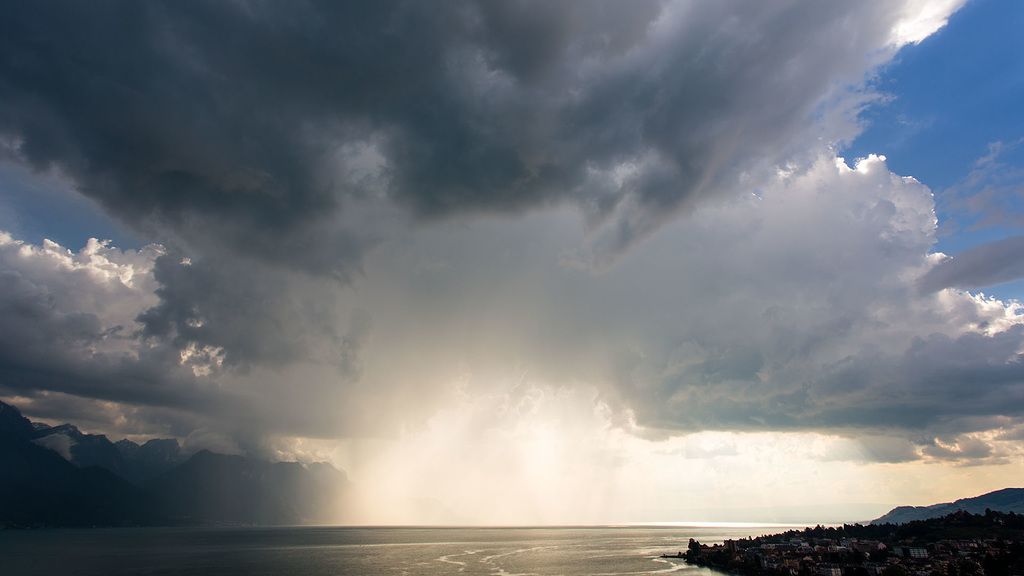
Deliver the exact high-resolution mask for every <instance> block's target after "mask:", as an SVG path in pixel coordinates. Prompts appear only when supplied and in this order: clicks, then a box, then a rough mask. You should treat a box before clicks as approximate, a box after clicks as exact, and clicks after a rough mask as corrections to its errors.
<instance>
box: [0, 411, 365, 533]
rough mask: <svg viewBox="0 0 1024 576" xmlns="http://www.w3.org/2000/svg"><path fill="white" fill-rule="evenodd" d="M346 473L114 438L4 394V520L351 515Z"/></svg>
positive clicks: (330, 518)
mask: <svg viewBox="0 0 1024 576" xmlns="http://www.w3.org/2000/svg"><path fill="white" fill-rule="evenodd" d="M351 489H352V483H351V482H350V481H349V479H348V477H347V475H346V474H345V473H344V472H342V471H340V470H338V469H336V468H334V467H333V466H331V465H330V464H327V463H313V464H301V463H298V462H267V461H264V460H260V459H256V458H251V457H246V456H237V455H226V454H215V453H212V452H209V451H205V450H204V451H200V452H197V453H196V454H193V455H191V456H189V457H187V456H186V454H185V453H184V452H183V451H182V449H181V447H180V446H179V444H178V441H177V440H175V439H156V440H150V441H148V442H146V443H145V444H142V445H139V444H136V443H134V442H131V441H129V440H120V441H118V442H111V441H110V440H108V439H107V438H106V436H102V435H95V434H83V433H82V432H81V431H80V430H79V429H78V428H76V427H75V426H73V425H71V424H63V425H60V426H47V425H45V424H40V423H33V422H31V421H30V420H29V419H27V418H25V417H24V416H22V415H21V413H20V411H19V410H18V409H17V408H15V407H14V406H11V405H8V404H5V403H3V402H0V527H32V526H136V525H195V524H261V525H282V524H311V523H312V524H315V523H325V522H337V521H339V520H340V519H343V512H344V499H345V497H346V495H347V494H348V493H349V492H350V491H351Z"/></svg>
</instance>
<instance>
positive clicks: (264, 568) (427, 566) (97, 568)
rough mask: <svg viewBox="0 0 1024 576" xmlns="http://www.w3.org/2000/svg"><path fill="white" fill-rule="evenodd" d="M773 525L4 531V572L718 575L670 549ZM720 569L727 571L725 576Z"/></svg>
mask: <svg viewBox="0 0 1024 576" xmlns="http://www.w3.org/2000/svg"><path fill="white" fill-rule="evenodd" d="M782 530H784V528H771V527H717V528H712V527H675V526H673V527H637V526H625V527H583V528H548V527H545V528H356V527H284V528H237V527H232V528H221V527H209V528H207V527H204V528H117V529H85V530H6V531H0V573H2V574H4V575H5V576H21V575H36V574H38V575H44V574H45V575H48V576H49V575H53V574H61V575H65V574H71V575H92V574H95V575H100V574H102V575H147V576H159V575H172V574H173V575H194V576H200V575H202V576H206V575H221V576H231V575H241V574H246V575H263V574H266V575H271V574H272V575H275V576H278V575H291V576H327V575H333V576H337V575H348V574H351V575H359V576H376V575H381V576H384V575H430V576H433V575H448V574H451V575H454V574H460V575H464V576H471V575H476V574H480V575H500V576H512V575H525V574H534V575H537V576H549V575H552V576H553V575H563V576H574V575H626V574H661V573H671V572H680V573H685V574H687V575H690V576H711V575H712V574H716V573H714V572H712V571H710V570H707V569H705V568H699V567H694V566H688V565H686V564H684V563H683V561H682V560H677V559H662V558H659V557H658V556H660V555H661V554H664V553H666V552H668V553H672V554H674V553H676V552H677V551H679V550H685V549H686V544H687V542H688V541H689V539H690V538H696V539H697V540H699V541H701V542H702V543H713V542H721V541H722V540H724V539H727V538H745V537H747V536H759V535H761V534H769V533H776V532H780V531H782ZM716 576H718V575H717V574H716Z"/></svg>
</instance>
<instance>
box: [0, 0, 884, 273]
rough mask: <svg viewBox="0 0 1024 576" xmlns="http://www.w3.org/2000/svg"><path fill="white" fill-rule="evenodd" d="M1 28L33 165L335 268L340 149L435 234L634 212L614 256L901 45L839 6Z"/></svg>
mask: <svg viewBox="0 0 1024 576" xmlns="http://www.w3.org/2000/svg"><path fill="white" fill-rule="evenodd" d="M0 10H2V12H0V95H2V96H0V133H2V134H3V135H4V137H5V138H7V139H8V140H9V141H11V142H14V143H15V144H14V146H15V148H16V149H17V154H18V155H19V156H20V157H21V158H22V160H23V161H25V162H27V163H29V164H31V165H32V166H34V167H36V168H39V169H44V168H47V167H51V166H55V167H59V168H60V169H62V170H63V171H65V172H66V173H67V174H69V175H70V176H71V177H72V178H73V179H74V180H75V181H76V183H77V185H78V187H79V189H80V190H81V192H82V193H84V194H86V195H88V196H90V197H92V198H95V199H97V200H98V201H99V202H100V203H101V204H102V205H103V206H104V207H105V208H106V210H108V211H109V212H110V213H112V214H114V215H116V216H117V217H119V218H121V219H122V220H125V221H127V222H129V223H131V224H132V225H133V226H135V227H136V228H137V229H139V230H143V231H146V232H148V233H150V234H156V233H157V232H155V231H156V230H160V229H167V230H169V231H170V232H171V233H173V234H175V235H176V236H178V238H179V240H180V241H183V242H185V244H187V245H190V246H191V247H192V248H193V249H201V248H202V247H203V246H205V245H209V244H211V243H213V244H216V245H220V246H224V247H227V248H228V249H229V250H231V251H234V252H236V253H251V254H258V255H260V257H262V258H265V259H268V260H270V261H274V262H277V263H280V264H284V265H288V266H293V267H298V268H302V269H305V270H309V271H313V272H317V273H323V272H332V273H341V274H347V273H349V270H350V269H351V268H353V267H355V266H358V263H359V261H360V258H361V254H362V252H363V250H364V249H365V242H366V241H367V239H366V238H365V237H363V235H361V234H359V233H351V232H346V231H341V230H339V229H338V228H337V222H336V220H335V218H334V216H336V215H337V214H339V213H343V212H344V211H345V210H346V208H347V206H348V203H349V202H351V201H354V200H356V199H358V198H361V197H363V196H365V195H366V194H367V193H368V192H367V190H366V189H365V187H361V186H359V185H358V183H357V182H354V181H352V180H351V179H348V178H346V176H345V171H344V170H339V169H338V166H337V165H336V163H335V162H334V160H336V157H335V154H336V153H337V152H338V151H339V150H341V149H343V148H345V147H346V146H353V145H355V146H368V145H369V146H371V147H372V148H373V150H374V151H375V153H376V154H378V155H379V158H380V163H379V164H378V165H374V166H370V167H369V168H368V170H369V171H370V172H372V173H374V174H376V176H379V177H380V181H381V185H380V187H381V190H377V191H376V192H377V193H379V194H387V195H389V196H390V197H391V198H395V199H397V200H399V201H400V202H401V203H402V204H404V205H406V206H409V207H411V208H412V209H413V210H414V211H415V213H417V214H419V215H421V216H424V217H441V216H445V215H448V214H451V213H454V212H461V211H509V210H512V211H518V210H521V209H524V208H528V207H531V206H538V205H545V204H549V203H551V202H557V201H560V200H565V199H571V200H573V201H575V202H578V203H580V204H581V205H583V206H585V207H587V209H588V210H589V211H590V212H591V213H592V217H593V218H597V219H600V218H601V217H605V216H607V215H608V214H609V213H610V211H612V210H613V209H614V208H615V207H616V206H619V207H620V208H621V209H622V210H620V211H621V212H623V213H622V214H620V215H619V216H618V217H617V224H616V226H615V227H614V230H615V231H614V232H613V233H612V237H610V239H609V240H607V241H606V242H605V244H606V245H607V247H606V249H607V250H609V251H612V252H615V251H619V250H621V249H623V247H625V246H628V245H630V244H632V243H633V242H634V241H635V239H636V238H638V237H643V236H644V235H645V234H647V233H649V231H650V229H651V228H653V227H655V226H657V225H658V224H659V223H660V222H661V221H662V220H663V219H664V214H665V213H666V212H669V213H670V212H672V211H675V210H677V209H678V208H680V207H681V206H684V205H685V203H686V202H687V201H688V200H691V199H694V198H697V197H702V196H705V195H708V194H714V193H717V192H718V191H719V190H720V189H721V188H723V187H731V186H733V185H734V184H735V180H736V174H738V173H740V172H749V171H750V170H755V169H757V168H758V167H760V166H764V165H771V164H773V163H775V162H778V161H783V160H785V159H786V158H787V157H789V156H791V155H793V154H796V153H798V152H799V151H800V150H802V146H803V144H806V142H808V141H811V140H813V139H815V138H818V137H819V136H821V135H822V133H821V130H822V129H823V128H822V126H820V125H818V126H817V127H815V128H812V127H811V126H812V123H811V122H810V120H811V117H812V116H814V115H815V114H818V113H821V112H822V110H821V108H820V105H821V104H822V100H823V98H825V97H826V96H828V95H829V94H830V93H831V91H833V90H834V88H835V86H837V85H842V84H843V83H856V82H859V81H860V80H861V77H862V75H863V74H864V72H865V71H866V70H865V69H866V66H868V65H869V64H870V62H869V61H868V60H867V59H868V57H869V56H870V55H872V54H874V53H876V51H877V49H878V47H879V46H884V45H885V44H886V42H887V41H888V40H887V39H888V38H889V35H890V34H891V29H890V28H888V27H887V25H879V23H878V22H876V21H872V20H870V19H863V21H859V20H851V18H850V16H851V15H852V13H853V12H855V11H856V12H862V11H865V10H866V8H865V7H864V6H852V5H851V6H848V5H845V4H843V3H807V4H804V3H796V2H790V3H785V4H778V3H773V4H771V5H766V4H762V3H747V2H727V3H723V2H709V3H687V4H682V5H662V4H661V3H657V2H642V3H641V2H631V3H629V4H628V5H627V4H622V3H619V2H606V3H590V2H587V3H582V2H558V3H534V2H498V3H492V2H484V3H480V4H477V3H473V2H452V3H443V4H441V5H430V4H423V3H416V2H345V3H336V2H307V3H301V4H290V5H279V4H274V3H262V2H250V3H225V2H187V3H181V2H142V3H137V2H100V3H72V4H66V3H50V2H8V3H5V4H4V6H3V8H0ZM877 11H878V12H879V13H880V14H879V15H881V13H883V12H884V10H877ZM883 20H884V19H883ZM851 25H854V26H861V29H859V30H857V31H851V30H847V29H846V27H849V26H851ZM889 25H891V23H890V24H889ZM837 37H843V38H847V39H849V40H850V41H851V42H853V43H852V44H851V43H849V42H846V41H844V42H837V41H836V38H837ZM825 135H826V137H829V138H837V137H843V136H846V134H831V133H829V134H825ZM623 167H625V172H627V173H628V175H627V176H626V177H625V178H623V179H621V180H620V181H618V182H615V183H610V182H609V179H610V176H609V175H610V174H611V172H613V171H615V170H617V169H622V168H623ZM595 174H597V175H598V177H596V178H595ZM602 174H604V176H600V175H602ZM627 199H630V201H629V202H626V203H625V204H624V201H625V200H627ZM296 252H298V253H301V254H303V257H302V258H299V259H296V258H294V254H295V253H296Z"/></svg>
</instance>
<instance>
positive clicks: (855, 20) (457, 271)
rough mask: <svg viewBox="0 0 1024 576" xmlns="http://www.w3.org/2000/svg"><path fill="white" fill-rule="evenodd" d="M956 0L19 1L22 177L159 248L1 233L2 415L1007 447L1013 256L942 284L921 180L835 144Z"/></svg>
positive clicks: (201, 440) (937, 450) (1013, 398)
mask: <svg viewBox="0 0 1024 576" xmlns="http://www.w3.org/2000/svg"><path fill="white" fill-rule="evenodd" d="M959 4H960V2H955V1H951V2H946V3H937V2H934V1H928V2H924V1H921V2H915V1H907V2H892V1H884V2H883V1H879V2H858V3H849V2H815V1H808V2H801V1H796V0H793V1H788V2H770V3H765V2H739V1H737V2H723V1H721V0H714V1H707V2H685V3H682V2H680V3H660V2H651V3H641V2H630V3H623V2H607V3H593V2H586V3H576V2H557V3H529V2H523V3H515V2H500V3H494V2H483V3H479V4H477V3H472V2H447V3H443V4H442V5H440V6H438V5H430V4H424V3H416V2H392V3H389V2H367V3H353V2H347V3H336V2H326V3H323V4H319V3H315V2H310V3H304V4H302V5H301V6H299V5H292V4H289V5H284V4H280V5H279V4H274V3H223V2H211V3H202V2H196V3H180V2H167V3H160V2H146V3H99V4H96V3H91V4H79V3H73V4H66V3H59V4H49V3H47V2H39V1H34V2H6V3H4V5H3V6H2V7H0V145H2V153H3V154H4V162H6V163H7V165H9V166H10V165H15V164H19V165H25V166H30V167H32V168H33V169H35V170H38V171H51V170H52V171H57V172H59V173H61V174H63V175H64V176H66V177H67V178H70V180H71V181H73V182H74V185H75V187H76V189H77V190H78V191H79V192H80V193H81V194H83V195H85V196H87V197H89V198H92V199H94V200H96V201H97V202H98V203H99V204H100V205H101V206H102V207H103V209H104V210H105V211H106V212H107V213H108V214H110V215H111V216H112V217H113V218H116V219H119V220H120V221H122V222H124V223H126V224H127V225H129V226H130V227H132V228H133V229H134V230H135V231H136V233H137V234H139V235H140V236H141V237H144V238H147V239H148V240H150V241H152V242H154V244H152V245H150V246H147V247H145V248H143V249H141V250H138V251H133V250H120V249H118V248H115V247H112V246H109V245H105V244H103V243H99V242H90V244H89V245H88V246H86V247H85V248H81V249H80V247H60V246H57V245H55V244H53V243H47V244H44V245H42V246H32V245H29V244H27V243H25V242H23V241H21V240H20V239H18V238H12V237H11V236H10V235H9V234H6V235H3V236H0V285H2V289H0V323H2V324H3V325H4V326H5V327H6V328H5V330H4V331H3V333H2V334H0V395H4V396H5V397H8V398H19V399H21V400H23V401H24V402H25V403H27V405H31V407H32V410H33V411H34V413H35V414H39V415H43V416H46V415H50V416H52V417H54V418H58V417H59V418H62V419H70V420H75V419H78V420H85V421H93V422H103V421H105V420H106V421H107V424H106V426H108V428H107V429H111V430H113V429H116V430H119V431H121V432H124V433H137V434H158V435H159V434H175V435H177V436H180V437H191V438H192V439H193V441H194V443H195V445H196V446H200V445H210V446H218V447H222V449H235V450H237V449H242V450H255V449H264V448H266V446H267V445H269V444H270V443H272V441H273V439H274V438H279V437H311V438H351V437H366V436H388V435H394V434H397V433H398V431H399V430H407V429H409V427H412V428H413V429H415V428H416V427H421V426H425V425H426V423H427V422H429V421H430V419H431V418H432V417H433V416H435V415H436V414H438V413H441V412H442V411H443V410H445V409H447V408H449V407H450V406H452V405H453V403H456V402H465V400H466V398H490V397H495V395H498V396H499V397H502V398H505V401H506V402H507V403H506V404H505V405H504V406H506V408H507V407H508V406H520V405H522V401H523V399H524V398H529V395H530V394H532V393H534V392H535V391H536V390H538V389H546V390H554V389H563V390H564V389H579V390H586V391H589V392H588V394H590V395H589V396H588V395H587V394H583V396H584V397H587V398H590V400H589V401H588V403H587V405H586V406H584V407H582V408H581V410H583V411H584V412H588V413H599V414H601V417H602V418H603V419H604V420H605V421H606V422H607V424H608V425H609V426H616V427H622V428H623V429H627V430H630V431H632V432H635V433H637V434H643V435H648V436H651V437H659V436H662V435H666V434H681V433H691V432H698V431H704V430H724V431H737V430H738V431H752V432H756V431H779V430H782V431H828V432H831V433H836V434H840V435H847V436H857V437H864V438H865V440H864V446H865V451H864V452H863V453H862V455H863V457H865V458H869V459H875V460H878V461H901V460H907V459H915V458H922V457H930V458H936V459H953V460H963V459H972V460H986V459H998V458H1003V457H1004V456H1005V454H1003V453H1001V452H1000V451H999V449H998V447H995V445H994V444H991V443H989V442H988V441H986V440H982V439H981V438H982V436H984V435H985V434H988V436H985V438H988V440H992V439H993V438H995V437H996V436H995V435H997V434H1003V435H1004V437H1009V436H1012V435H1013V434H1019V433H1020V427H1021V426H1022V425H1024V419H1022V416H1024V394H1022V391H1024V360H1022V353H1024V321H1022V317H1021V315H1020V313H1019V309H1018V306H1017V305H1016V304H1005V303H1002V302H998V301H992V300H986V299H984V298H983V297H976V296H972V295H971V294H969V293H967V292H963V291H960V289H962V288H978V287H983V286H985V285H987V284H988V283H991V282H997V281H1000V279H1001V278H1002V276H1000V274H1003V273H1004V272H1000V270H1003V269H1005V267H1001V266H996V265H992V266H990V265H988V264H987V263H996V264H999V263H1000V262H1002V263H1005V262H1007V261H1011V260H1012V262H1013V264H1014V266H1017V267H1019V264H1020V262H1019V258H1016V259H1014V258H1013V256H1014V255H1015V254H1016V253H1017V252H1019V250H1016V251H1015V250H1014V249H1015V248H1017V247H1018V245H1019V244H1020V241H1019V238H1018V239H1010V240H1007V241H1006V244H1005V246H1003V245H996V246H992V247H989V248H986V249H985V251H983V252H977V253H969V254H964V255H963V258H962V259H955V260H952V261H945V257H944V256H943V255H939V254H932V245H933V243H934V240H935V233H936V220H935V214H934V200H933V198H932V195H931V193H930V191H929V190H928V189H927V188H926V187H925V186H923V185H922V184H920V183H918V182H917V181H915V180H913V179H912V178H908V177H903V176H901V175H896V174H893V173H891V172H890V171H889V170H888V168H887V167H886V165H885V161H884V159H881V158H878V157H870V158H867V159H864V160H862V161H860V162H859V163H857V164H856V165H855V166H852V167H851V165H852V164H854V162H853V160H852V159H851V160H850V162H849V164H847V163H845V162H844V161H843V160H841V159H839V158H837V150H840V149H841V146H842V144H843V143H844V142H848V141H849V140H850V139H851V138H852V137H853V136H855V135H856V133H857V131H858V125H857V122H856V114H857V112H858V111H859V110H860V109H861V108H862V107H863V106H865V105H866V104H868V103H870V102H872V101H873V100H875V99H876V98H878V97H879V96H878V95H875V94H872V93H871V92H870V91H867V90H866V89H865V88H864V86H865V82H866V80H867V78H869V76H870V74H871V73H872V71H873V70H874V69H875V67H876V66H878V65H880V64H882V63H884V62H885V61H887V60H888V59H889V58H891V57H892V56H893V55H894V54H895V52H896V50H897V49H898V48H899V46H900V45H902V44H904V43H906V42H911V41H917V40H920V39H922V38H924V37H925V36H927V35H928V34H930V33H931V32H933V31H934V30H936V29H937V28H938V27H940V26H941V25H942V24H943V23H944V21H945V18H946V16H948V14H949V13H950V12H951V11H952V10H953V9H954V8H955V7H957V6H958V5H959ZM67 248H72V249H73V250H74V252H69V251H68V250H67ZM1011 275H1012V276H1013V277H1018V276H1019V274H1017V273H1016V272H1014V273H1013V274H1011ZM572 397H574V398H576V397H578V396H572ZM509 403H510V404H509ZM471 404H472V403H471ZM475 405H477V406H490V405H488V404H487V403H483V404H475ZM493 409H495V408H494V407H493V406H490V408H487V409H486V410H490V411H493ZM481 410H485V409H484V408H481ZM595 411H596V412H595ZM487 417H488V413H487V411H485V412H483V413H481V415H480V418H481V424H480V425H481V426H484V425H485V424H483V422H484V421H485V420H486V418H487ZM979 443H980V444H979ZM225 446H227V447H228V448H223V447H225Z"/></svg>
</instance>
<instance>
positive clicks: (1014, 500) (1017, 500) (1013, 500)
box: [871, 488, 1024, 524]
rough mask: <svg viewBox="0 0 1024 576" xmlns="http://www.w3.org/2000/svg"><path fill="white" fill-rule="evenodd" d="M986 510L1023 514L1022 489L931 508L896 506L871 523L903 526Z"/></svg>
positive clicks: (997, 491) (1023, 497) (1003, 491)
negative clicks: (954, 514)
mask: <svg viewBox="0 0 1024 576" xmlns="http://www.w3.org/2000/svg"><path fill="white" fill-rule="evenodd" d="M986 509H988V510H995V511H998V512H1015V513H1017V514H1024V488H1004V489H1002V490H996V491H995V492H989V493H988V494H982V495H981V496H975V497H974V498H961V499H960V500H957V501H956V502H946V503H943V504H933V505H931V506H898V507H896V508H893V509H892V510H890V511H889V512H888V513H887V514H885V515H884V516H882V517H881V518H877V519H875V520H872V521H871V523H872V524H885V523H890V524H905V523H907V522H910V521H913V520H927V519H929V518H940V517H942V516H946V515H948V514H952V513H953V512H956V511H958V510H964V511H966V512H970V513H971V514H982V513H984V512H985V510H986Z"/></svg>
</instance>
